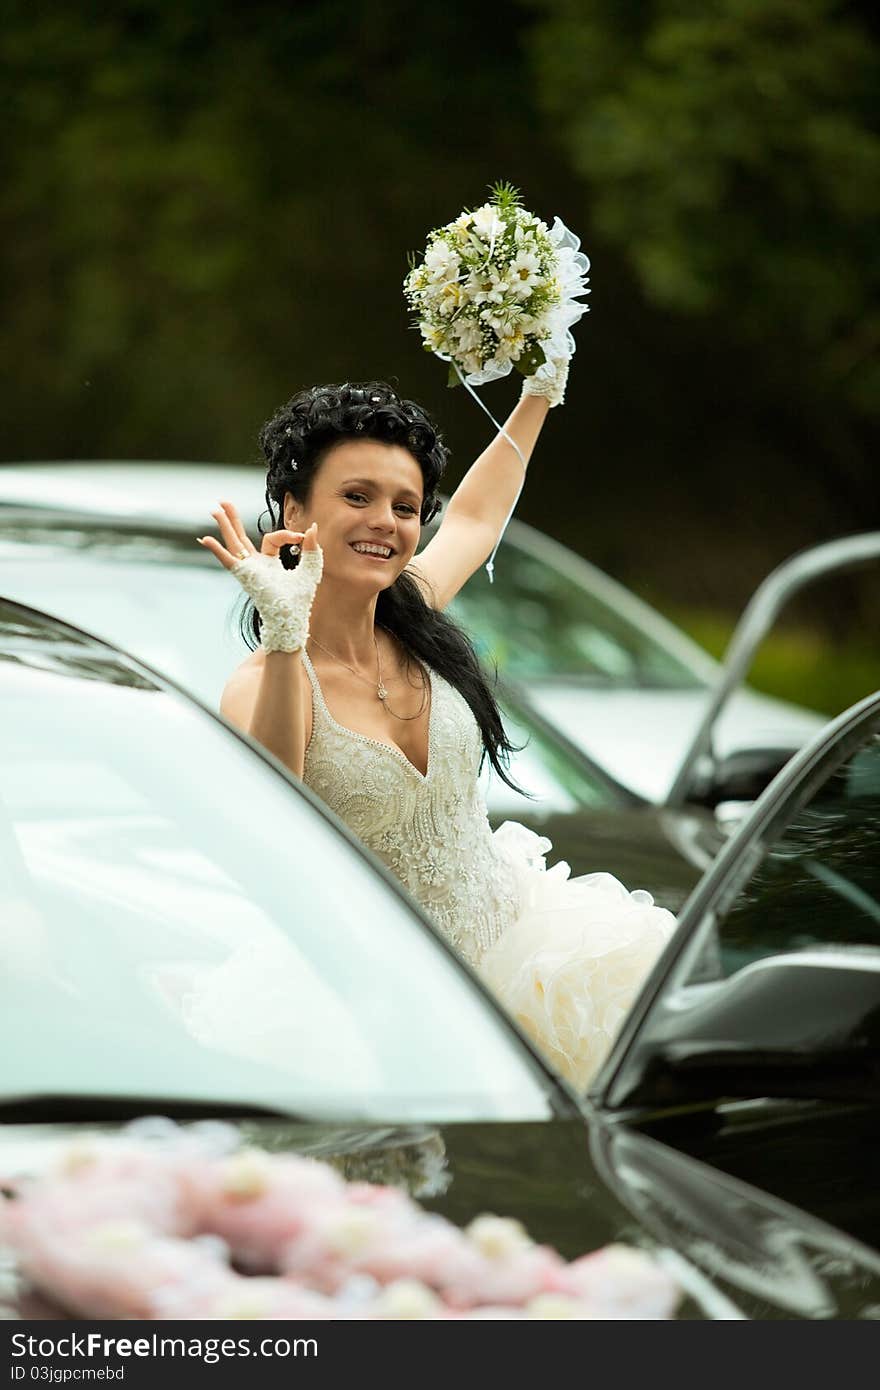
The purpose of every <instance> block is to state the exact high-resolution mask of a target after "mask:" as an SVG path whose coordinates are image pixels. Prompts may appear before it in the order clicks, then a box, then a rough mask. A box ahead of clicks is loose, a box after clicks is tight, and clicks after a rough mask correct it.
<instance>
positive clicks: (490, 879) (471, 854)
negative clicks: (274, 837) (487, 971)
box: [302, 649, 519, 964]
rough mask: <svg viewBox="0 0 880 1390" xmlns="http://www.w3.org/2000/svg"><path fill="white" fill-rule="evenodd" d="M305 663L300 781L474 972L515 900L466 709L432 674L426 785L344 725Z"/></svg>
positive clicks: (512, 913)
mask: <svg viewBox="0 0 880 1390" xmlns="http://www.w3.org/2000/svg"><path fill="white" fill-rule="evenodd" d="M302 659H303V665H304V666H305V669H306V672H307V674H308V677H309V680H310V681H311V683H312V692H313V700H312V711H313V724H312V737H311V739H310V741H309V746H308V748H307V749H306V754H305V764H304V770H303V780H304V781H305V782H306V784H307V785H308V786H309V787H311V788H312V790H313V791H314V792H316V793H317V795H318V796H320V797H321V799H322V800H323V801H325V802H326V803H327V805H328V806H330V808H331V809H332V810H333V811H335V812H336V814H337V815H338V816H339V818H340V820H343V821H344V822H345V823H346V825H347V826H348V827H349V829H350V830H352V831H353V832H354V834H355V835H357V836H358V838H359V839H360V840H362V841H363V842H364V843H365V844H366V845H367V846H368V847H369V848H370V849H371V850H372V851H373V852H374V854H376V855H377V856H378V857H379V858H380V859H381V860H382V861H383V862H384V863H385V864H386V865H387V866H388V868H389V869H391V871H392V873H394V874H396V875H397V877H398V878H399V879H400V880H401V881H402V882H403V884H404V886H405V887H406V888H407V889H408V890H409V892H410V893H411V894H412V896H413V897H414V898H415V899H416V900H417V901H418V902H419V903H421V905H422V906H423V907H424V908H425V910H426V911H427V912H428V914H429V915H430V917H431V918H432V919H433V920H434V921H435V922H436V923H437V925H438V926H439V927H440V928H441V930H442V931H443V932H445V934H446V935H447V937H448V938H449V940H450V941H451V942H452V944H453V946H455V947H456V949H457V950H459V951H460V952H461V954H462V955H463V956H465V957H466V958H467V959H468V960H469V961H471V962H472V963H473V964H476V963H477V961H478V960H479V959H480V957H481V956H482V955H483V953H484V952H485V951H486V950H488V948H489V947H490V946H491V945H493V944H494V942H495V941H496V940H497V939H498V938H499V936H500V935H501V933H502V931H503V930H504V929H505V928H506V927H508V926H509V925H510V923H511V922H512V921H513V920H514V919H515V917H516V915H517V912H518V909H519V891H518V888H517V886H516V882H515V877H514V875H513V874H512V873H511V865H510V862H509V860H508V859H507V857H506V856H505V854H504V853H503V851H502V850H501V849H500V847H499V845H498V844H497V843H496V841H495V840H494V839H493V835H492V830H491V827H490V825H489V821H488V817H487V815H486V808H485V805H484V803H483V798H482V794H481V791H480V786H479V781H478V773H479V765H480V755H481V752H482V740H481V737H480V731H479V727H478V725H477V722H476V720H475V719H474V716H473V714H472V712H471V710H470V707H469V705H468V704H467V701H466V700H465V699H464V698H463V696H461V695H460V694H459V692H458V691H457V690H456V689H455V688H454V687H453V686H451V685H450V684H449V683H448V681H445V680H444V679H443V678H442V676H440V675H438V674H437V672H436V671H431V670H429V671H428V676H429V680H430V684H431V707H430V714H429V728H428V766H427V771H426V773H425V775H424V776H422V774H421V773H420V772H419V770H418V768H417V767H415V766H414V765H413V763H411V762H410V760H409V758H408V757H407V756H406V754H405V753H403V752H402V751H401V750H400V749H399V748H395V747H393V746H392V745H391V744H390V743H383V742H382V741H381V740H379V739H374V738H369V737H368V736H367V735H366V734H359V733H356V732H355V731H354V730H352V729H347V728H345V727H344V726H343V725H342V724H338V723H337V722H336V720H335V719H334V718H333V716H332V715H331V713H330V711H329V709H328V708H327V705H326V702H325V700H324V696H323V693H322V691H321V686H320V683H319V681H318V677H317V675H316V674H315V668H314V667H313V666H312V663H311V661H310V660H309V657H308V654H307V653H306V651H305V649H303V654H302Z"/></svg>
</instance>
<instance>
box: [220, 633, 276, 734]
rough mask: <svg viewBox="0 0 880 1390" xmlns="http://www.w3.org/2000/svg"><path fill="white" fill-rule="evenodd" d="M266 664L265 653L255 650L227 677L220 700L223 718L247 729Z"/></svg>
mask: <svg viewBox="0 0 880 1390" xmlns="http://www.w3.org/2000/svg"><path fill="white" fill-rule="evenodd" d="M265 662H266V654H265V652H263V651H261V650H259V649H257V651H255V652H251V654H250V656H247V657H245V659H244V661H242V662H241V663H240V664H239V665H238V666H236V668H235V670H234V671H233V672H232V675H231V676H230V677H229V679H228V681H227V682H226V684H225V685H224V687H223V694H222V696H221V698H220V713H221V714H222V715H223V716H224V718H226V719H228V720H230V721H231V723H233V724H237V725H238V726H239V728H241V729H245V730H247V729H249V728H250V723H251V716H252V715H253V712H254V705H255V704H256V702H257V696H258V694H259V691H260V678H261V676H262V673H263V667H264V665H265Z"/></svg>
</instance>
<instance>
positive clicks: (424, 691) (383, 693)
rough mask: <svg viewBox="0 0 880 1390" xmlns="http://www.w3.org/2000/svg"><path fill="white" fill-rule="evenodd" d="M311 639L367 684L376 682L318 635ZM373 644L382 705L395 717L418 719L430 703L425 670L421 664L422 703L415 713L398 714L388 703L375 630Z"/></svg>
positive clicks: (378, 692)
mask: <svg viewBox="0 0 880 1390" xmlns="http://www.w3.org/2000/svg"><path fill="white" fill-rule="evenodd" d="M309 641H310V642H314V644H315V646H316V647H320V648H321V651H322V652H326V653H327V655H328V656H330V657H332V658H333V660H334V661H338V662H339V665H340V666H344V667H345V669H346V671H350V672H351V674H352V675H353V676H357V678H358V680H359V681H363V682H364V684H365V685H370V686H371V685H373V684H374V682H373V681H371V680H370V679H369V678H368V677H367V676H362V675H361V673H360V671H356V670H355V669H354V667H353V666H349V664H348V662H347V661H343V660H342V657H341V656H337V655H336V653H335V652H331V650H330V648H329V647H325V646H324V643H323V642H319V641H318V639H317V637H311V636H310V637H309ZM373 646H374V647H375V648H376V666H377V669H378V672H379V679H378V681H377V682H375V686H376V694H377V695H378V697H379V699H380V700H381V701H382V705H383V706H384V708H385V709H387V711H388V713H389V714H392V715H393V716H394V718H395V719H402V720H412V719H418V718H419V717H420V715H422V714H424V712H425V709H426V707H427V704H428V682H427V680H426V679H425V673H424V671H422V668H421V666H420V667H419V671H420V673H421V677H422V703H421V704H420V706H419V708H418V709H417V710H416V712H415V714H398V713H397V710H393V709H392V708H391V706H390V705H389V703H388V689H387V687H386V685H385V682H384V681H383V679H382V658H381V657H380V656H379V643H378V642H377V641H376V634H375V632H374V633H373Z"/></svg>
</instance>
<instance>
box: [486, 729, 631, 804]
mask: <svg viewBox="0 0 880 1390" xmlns="http://www.w3.org/2000/svg"><path fill="white" fill-rule="evenodd" d="M501 715H502V719H503V721H504V728H505V731H506V733H507V736H508V738H509V739H510V741H511V743H513V744H514V745H515V747H516V748H517V749H518V751H517V752H516V753H513V754H512V755H511V759H510V768H509V771H510V774H511V776H512V777H513V779H514V781H516V782H517V784H518V785H519V786H521V787H523V788H524V789H525V790H526V791H527V792H530V793H531V795H532V797H533V798H534V800H528V799H527V798H525V797H523V796H521V795H520V794H519V792H515V791H514V790H513V788H512V787H509V786H508V785H507V783H506V782H502V780H501V778H500V777H499V776H498V775H497V773H496V772H494V770H493V769H492V767H491V764H490V763H489V760H488V759H486V760H485V761H484V763H483V767H482V769H481V781H482V784H483V787H484V795H485V797H486V804H487V806H488V809H489V814H490V815H492V816H494V817H496V818H498V817H501V816H510V817H514V818H516V819H519V820H522V821H525V822H526V823H527V824H528V823H529V821H530V820H536V819H537V820H544V819H546V818H547V817H549V816H557V815H568V814H570V813H573V812H575V811H578V810H583V809H585V808H586V809H590V810H616V809H619V808H620V806H621V805H622V804H623V800H624V799H623V797H622V795H620V794H618V793H617V792H615V791H614V790H613V788H612V787H611V785H610V784H609V783H608V782H606V781H604V780H603V779H602V778H600V776H599V774H598V772H595V771H593V769H592V768H591V767H590V764H589V763H588V762H587V760H586V758H583V757H581V756H579V755H578V754H577V753H571V752H569V750H568V749H567V748H565V747H564V746H563V745H561V744H560V742H559V740H558V739H556V738H554V737H552V736H551V735H550V734H548V733H547V732H546V731H545V730H544V729H543V728H541V727H540V726H539V725H537V724H534V723H532V722H531V721H530V720H528V719H527V718H526V716H525V715H524V714H522V713H519V712H517V710H516V709H515V708H514V707H513V706H512V705H511V704H509V703H506V702H503V703H502V705H501Z"/></svg>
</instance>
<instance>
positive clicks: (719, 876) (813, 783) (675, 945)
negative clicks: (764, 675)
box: [588, 691, 880, 1112]
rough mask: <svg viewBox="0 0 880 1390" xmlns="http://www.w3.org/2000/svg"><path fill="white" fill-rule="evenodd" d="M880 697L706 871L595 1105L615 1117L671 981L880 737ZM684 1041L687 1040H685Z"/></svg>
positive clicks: (822, 739) (823, 744) (853, 713)
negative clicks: (818, 795)
mask: <svg viewBox="0 0 880 1390" xmlns="http://www.w3.org/2000/svg"><path fill="white" fill-rule="evenodd" d="M878 721H880V691H877V692H875V693H874V694H872V695H868V696H865V697H864V699H862V700H860V701H858V703H857V704H855V705H852V706H850V708H849V709H846V710H844V711H843V712H842V713H841V714H839V715H838V716H837V717H836V718H835V719H833V720H830V721H829V723H828V724H826V725H825V727H824V728H823V729H822V730H821V731H820V732H819V733H818V734H817V735H816V737H815V738H814V739H812V740H811V741H810V742H809V743H808V744H806V745H805V746H804V747H803V748H801V749H800V750H799V751H798V752H797V753H796V754H794V756H793V757H792V758H791V759H790V760H789V762H788V763H786V765H785V767H784V768H783V769H782V770H781V771H780V772H779V773H778V774H777V775H776V777H775V778H774V779H773V781H772V782H770V784H769V785H768V786H767V787H766V788H765V790H764V791H763V792H762V793H761V796H760V797H759V798H758V800H757V801H756V802H755V804H754V806H753V808H752V810H751V812H750V814H749V815H748V816H747V817H746V818H745V819H744V820H743V821H742V823H741V824H740V825H739V826H738V828H737V830H736V831H735V833H734V834H733V835H732V836H731V838H730V840H729V841H728V843H727V844H726V845H725V846H724V847H723V848H722V849H721V850H720V852H719V854H718V856H717V858H716V859H715V861H714V862H713V863H712V864H711V865H710V867H709V868H708V869H707V870H706V872H705V874H704V875H703V877H702V878H701V879H700V881H699V883H698V884H697V885H696V887H695V888H694V890H693V892H692V893H691V894H690V896H689V897H688V900H687V902H686V903H685V905H684V907H683V908H682V910H681V912H680V913H679V916H678V922H677V929H676V931H675V932H674V934H673V936H672V938H671V939H670V941H669V942H668V943H667V946H666V947H665V949H664V951H663V952H662V954H661V955H660V957H659V959H658V961H657V962H656V964H655V966H654V969H653V970H652V972H651V974H650V975H649V977H648V979H647V980H646V982H645V984H644V986H643V989H642V991H641V993H640V995H639V996H638V998H637V999H636V1001H635V1002H634V1004H633V1006H632V1009H631V1010H630V1013H629V1014H628V1015H627V1018H626V1019H625V1021H624V1024H623V1027H622V1028H621V1031H620V1033H619V1034H618V1036H617V1038H616V1040H615V1042H614V1045H613V1046H612V1048H611V1051H610V1052H609V1054H608V1057H607V1058H606V1060H605V1063H604V1064H603V1066H602V1067H601V1068H600V1070H599V1072H598V1073H597V1074H596V1076H595V1077H594V1079H593V1083H592V1085H591V1087H590V1090H589V1092H588V1096H589V1100H590V1102H591V1103H593V1104H595V1105H598V1106H601V1107H602V1108H603V1109H605V1110H607V1111H609V1112H613V1111H614V1110H615V1109H616V1108H617V1107H616V1105H615V1101H614V1094H615V1091H616V1090H617V1087H618V1081H619V1080H620V1078H621V1077H622V1074H623V1072H624V1070H625V1069H626V1068H627V1067H628V1065H629V1064H630V1062H631V1060H632V1058H633V1054H634V1052H635V1050H636V1048H637V1045H638V1040H639V1038H640V1036H641V1034H642V1033H643V1032H644V1031H646V1030H647V1029H648V1028H649V1027H650V1024H651V1022H652V1020H653V1018H654V1016H655V1014H656V1013H658V1012H659V1011H660V1010H661V1009H662V1008H663V1007H664V1005H665V1003H666V1000H667V997H668V995H669V994H670V993H672V992H674V988H675V986H674V985H673V983H672V982H673V979H674V978H676V977H677V976H678V974H679V967H680V964H681V962H682V960H683V959H686V958H687V957H688V956H689V955H691V954H693V953H694V950H695V946H696V941H697V938H698V936H699V934H700V933H701V932H702V930H703V927H704V924H705V922H706V920H707V917H708V916H709V915H710V914H712V913H713V912H718V913H720V914H723V913H724V912H726V911H727V908H728V906H729V905H730V903H731V902H732V900H733V899H734V898H735V897H736V896H737V895H738V894H739V892H740V891H741V889H742V888H743V887H744V886H745V884H746V883H747V881H748V879H749V877H750V876H751V874H752V873H753V872H754V870H755V868H756V867H757V865H758V864H759V863H760V862H761V860H762V859H763V857H764V853H765V843H764V842H765V839H775V838H776V836H777V834H778V831H779V830H780V829H781V828H782V827H783V825H784V824H785V822H786V819H787V818H788V817H789V816H790V815H791V812H792V810H793V809H800V807H801V806H802V805H803V803H804V802H805V801H806V800H808V799H809V797H810V796H811V795H812V794H813V792H814V791H815V790H816V789H817V788H818V787H819V786H821V785H822V784H823V783H824V782H825V781H826V780H827V778H828V777H829V776H830V775H831V774H832V773H833V772H834V771H835V770H836V768H838V767H839V766H840V765H841V764H842V763H843V762H845V761H846V759H847V758H848V757H850V756H851V755H852V753H853V752H855V750H856V749H857V748H858V747H859V745H860V744H861V743H862V742H863V740H864V737H865V735H866V732H867V729H868V727H869V726H870V725H872V724H874V725H877V728H875V729H874V732H880V723H878ZM683 1037H686V1033H684V1034H683Z"/></svg>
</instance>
